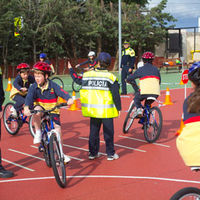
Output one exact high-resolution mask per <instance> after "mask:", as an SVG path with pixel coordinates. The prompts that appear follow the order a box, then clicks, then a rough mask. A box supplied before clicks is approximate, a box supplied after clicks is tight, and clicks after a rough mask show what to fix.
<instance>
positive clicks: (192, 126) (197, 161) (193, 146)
mask: <svg viewBox="0 0 200 200" xmlns="http://www.w3.org/2000/svg"><path fill="white" fill-rule="evenodd" d="M199 133H200V122H199V121H197V122H192V123H188V124H185V127H184V128H183V130H182V132H181V134H180V135H179V136H178V137H177V140H176V146H177V149H178V151H179V153H180V155H181V157H182V159H183V161H184V162H185V164H186V165H187V166H200V156H199V152H200V145H199V144H200V134H199Z"/></svg>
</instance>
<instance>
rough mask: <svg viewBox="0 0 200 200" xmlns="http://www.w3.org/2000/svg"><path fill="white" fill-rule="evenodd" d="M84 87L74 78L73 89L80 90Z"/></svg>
mask: <svg viewBox="0 0 200 200" xmlns="http://www.w3.org/2000/svg"><path fill="white" fill-rule="evenodd" d="M81 88H82V85H79V84H77V83H76V82H75V81H74V80H73V81H72V90H73V91H75V92H79V91H80V89H81Z"/></svg>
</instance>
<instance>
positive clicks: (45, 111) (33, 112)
mask: <svg viewBox="0 0 200 200" xmlns="http://www.w3.org/2000/svg"><path fill="white" fill-rule="evenodd" d="M64 106H67V103H61V104H59V105H56V106H55V107H53V108H52V109H50V110H30V112H31V113H32V114H36V113H38V112H42V113H48V112H51V111H53V110H55V109H56V108H61V107H64Z"/></svg>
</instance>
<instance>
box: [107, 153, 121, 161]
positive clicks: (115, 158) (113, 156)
mask: <svg viewBox="0 0 200 200" xmlns="http://www.w3.org/2000/svg"><path fill="white" fill-rule="evenodd" d="M118 158H119V156H118V154H116V153H115V154H114V155H112V156H107V160H117V159H118Z"/></svg>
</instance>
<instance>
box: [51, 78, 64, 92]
mask: <svg viewBox="0 0 200 200" xmlns="http://www.w3.org/2000/svg"><path fill="white" fill-rule="evenodd" d="M50 80H52V81H53V82H55V83H57V84H58V85H59V86H60V87H62V88H63V89H64V86H65V85H64V83H63V80H62V79H61V78H59V77H57V76H54V77H53V78H50Z"/></svg>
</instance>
